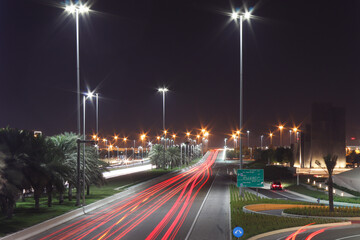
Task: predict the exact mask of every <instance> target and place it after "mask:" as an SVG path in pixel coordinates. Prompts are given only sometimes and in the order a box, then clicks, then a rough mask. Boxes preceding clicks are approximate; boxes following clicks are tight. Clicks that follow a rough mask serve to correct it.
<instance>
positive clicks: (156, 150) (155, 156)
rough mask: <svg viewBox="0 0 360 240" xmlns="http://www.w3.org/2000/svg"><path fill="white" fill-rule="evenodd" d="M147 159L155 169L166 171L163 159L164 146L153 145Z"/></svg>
mask: <svg viewBox="0 0 360 240" xmlns="http://www.w3.org/2000/svg"><path fill="white" fill-rule="evenodd" d="M149 158H150V162H151V164H153V165H155V166H156V168H164V169H166V162H165V159H166V158H164V146H163V145H160V144H155V145H154V146H153V147H152V148H151V151H150V153H149Z"/></svg>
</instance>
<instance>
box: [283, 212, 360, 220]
mask: <svg viewBox="0 0 360 240" xmlns="http://www.w3.org/2000/svg"><path fill="white" fill-rule="evenodd" d="M281 216H284V217H293V218H323V219H335V220H344V221H359V220H360V217H324V216H309V215H297V214H290V213H284V212H282V213H281Z"/></svg>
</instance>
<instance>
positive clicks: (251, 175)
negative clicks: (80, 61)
mask: <svg viewBox="0 0 360 240" xmlns="http://www.w3.org/2000/svg"><path fill="white" fill-rule="evenodd" d="M237 186H238V187H263V186H264V169H241V170H240V169H238V170H237Z"/></svg>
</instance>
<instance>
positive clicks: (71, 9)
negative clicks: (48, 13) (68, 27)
mask: <svg viewBox="0 0 360 240" xmlns="http://www.w3.org/2000/svg"><path fill="white" fill-rule="evenodd" d="M75 10H76V7H75V5H67V6H66V7H65V11H67V12H69V13H74V12H75Z"/></svg>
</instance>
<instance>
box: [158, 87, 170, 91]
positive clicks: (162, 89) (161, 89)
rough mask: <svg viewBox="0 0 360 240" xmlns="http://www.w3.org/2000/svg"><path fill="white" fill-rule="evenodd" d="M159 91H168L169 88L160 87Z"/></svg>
mask: <svg viewBox="0 0 360 240" xmlns="http://www.w3.org/2000/svg"><path fill="white" fill-rule="evenodd" d="M158 91H159V92H167V91H169V89H167V88H165V87H164V88H159V89H158Z"/></svg>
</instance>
